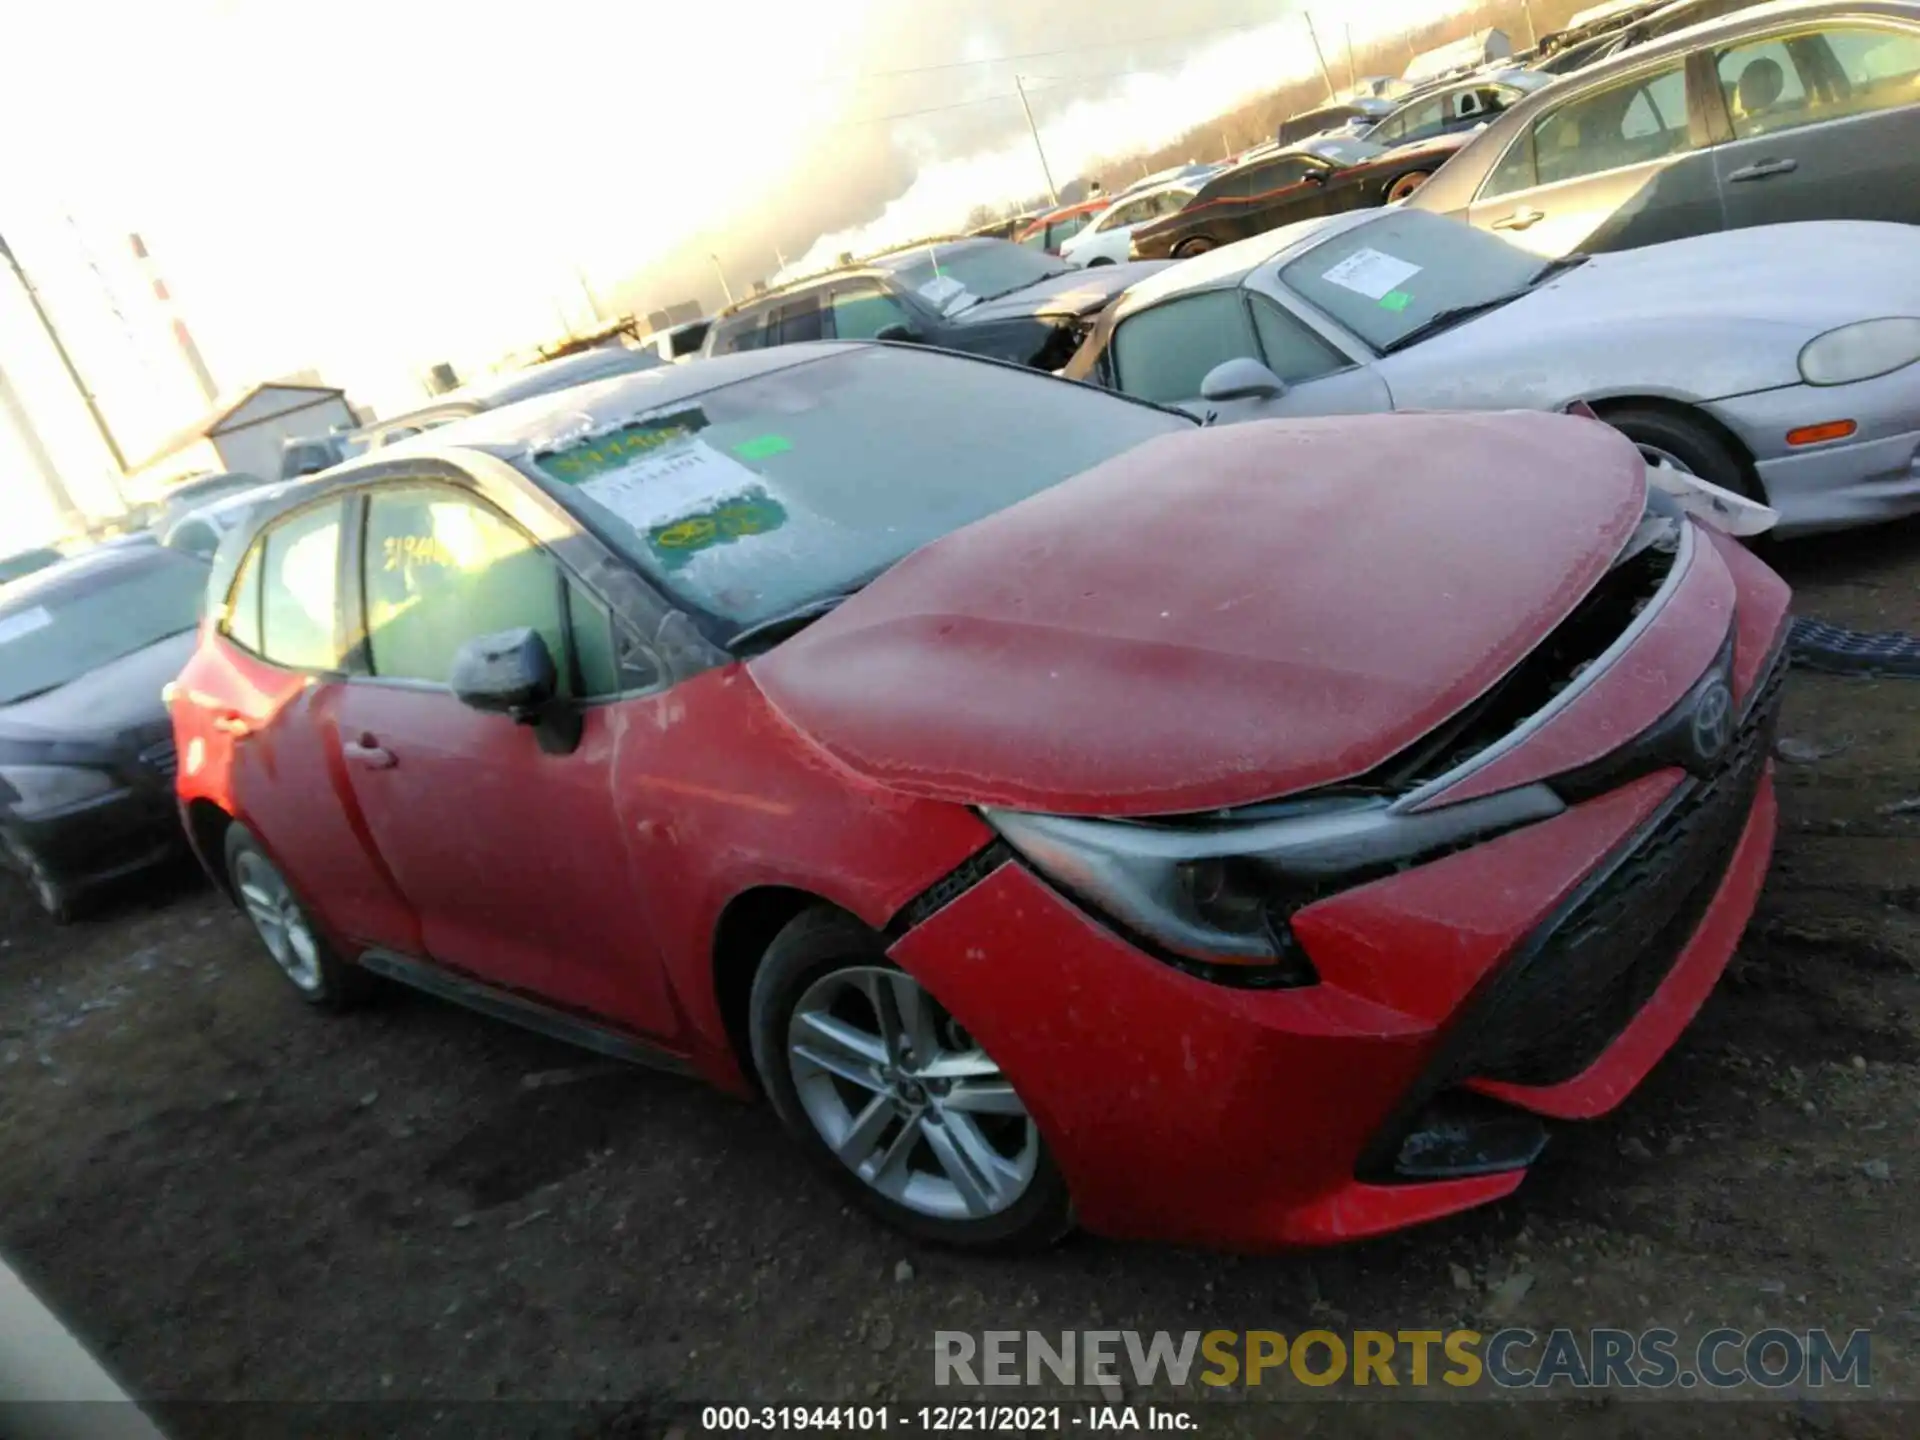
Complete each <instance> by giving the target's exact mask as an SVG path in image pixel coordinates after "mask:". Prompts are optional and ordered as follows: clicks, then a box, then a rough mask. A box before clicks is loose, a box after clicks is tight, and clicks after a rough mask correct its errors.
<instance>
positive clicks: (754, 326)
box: [705, 239, 1159, 370]
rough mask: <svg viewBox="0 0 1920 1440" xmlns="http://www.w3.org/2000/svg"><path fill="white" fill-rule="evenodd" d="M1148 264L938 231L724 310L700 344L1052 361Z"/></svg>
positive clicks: (723, 350) (1062, 358)
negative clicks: (916, 350) (1091, 266)
mask: <svg viewBox="0 0 1920 1440" xmlns="http://www.w3.org/2000/svg"><path fill="white" fill-rule="evenodd" d="M1158 268H1159V266H1158V265H1155V264H1135V265H1103V266H1101V267H1100V268H1099V269H1098V270H1093V271H1088V270H1076V269H1073V268H1072V267H1070V266H1068V265H1066V264H1064V263H1062V262H1061V261H1060V260H1059V259H1058V258H1057V257H1055V256H1052V255H1046V254H1036V253H1034V252H1033V251H1032V250H1029V249H1026V248H1025V247H1023V246H1019V245H1014V244H1011V243H1009V242H1007V241H1005V240H988V239H963V240H937V241H929V242H926V243H922V244H916V245H913V246H910V247H905V248H902V249H899V250H893V251H889V252H887V253H885V254H881V255H875V256H873V257H871V258H870V259H868V260H865V261H863V262H861V263H860V264H858V265H851V266H848V267H846V268H844V269H840V270H833V271H829V272H828V273H826V274H823V275H815V276H811V277H809V278H808V279H805V280H801V281H797V282H795V283H794V284H792V285H787V286H783V287H782V288H780V289H778V290H773V291H769V292H768V293H766V294H763V295H755V296H753V297H752V298H751V299H748V300H744V301H742V302H741V303H740V304H738V305H735V306H734V307H732V308H731V309H729V310H725V311H722V312H721V314H720V316H719V318H717V319H716V320H715V321H714V324H713V329H712V330H711V331H710V332H709V333H708V335H707V345H706V351H705V353H706V354H708V355H731V354H735V353H737V352H739V351H742V350H761V349H765V348H766V347H768V346H771V345H794V344H799V343H801V342H803V341H809V340H834V339H838V340H913V341H919V342H922V343H924V344H928V345H937V346H939V347H941V348H942V349H946V350H960V351H964V352H966V353H968V354H971V355H985V356H989V357H991V358H993V359H996V360H1011V361H1014V362H1015V363H1017V364H1021V365H1031V366H1033V367H1034V368H1036V369H1040V370H1057V369H1059V368H1060V367H1061V366H1062V365H1065V364H1066V363H1067V361H1068V360H1069V359H1071V358H1072V357H1073V352H1074V351H1075V350H1076V349H1077V348H1079V344H1080V340H1081V339H1082V337H1083V336H1084V334H1085V333H1086V331H1087V329H1088V327H1090V326H1091V325H1092V323H1093V320H1094V318H1095V317H1096V316H1098V315H1099V313H1100V312H1101V311H1102V310H1104V309H1106V308H1107V306H1108V305H1109V304H1111V303H1112V301H1113V300H1114V298H1115V297H1116V296H1118V295H1119V294H1120V292H1121V291H1123V290H1125V289H1126V288H1127V287H1128V286H1129V285H1132V284H1134V283H1136V282H1137V281H1139V280H1141V279H1143V278H1144V277H1145V276H1147V275H1149V274H1151V273H1152V272H1153V271H1154V270H1156V269H1158Z"/></svg>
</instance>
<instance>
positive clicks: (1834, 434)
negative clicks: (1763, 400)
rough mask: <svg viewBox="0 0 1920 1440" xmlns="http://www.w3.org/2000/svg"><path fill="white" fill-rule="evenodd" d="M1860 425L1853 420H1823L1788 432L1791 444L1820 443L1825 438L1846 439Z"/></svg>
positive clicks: (1788, 441)
mask: <svg viewBox="0 0 1920 1440" xmlns="http://www.w3.org/2000/svg"><path fill="white" fill-rule="evenodd" d="M1859 428H1860V427H1859V426H1858V425H1856V424H1854V423H1853V421H1851V420H1823V421H1822V422H1821V423H1820V424H1818V425H1802V426H1801V427H1800V428H1799V429H1798V430H1789V431H1788V432H1787V443H1788V444H1789V445H1818V444H1820V443H1821V442H1822V441H1824V440H1844V439H1846V438H1847V437H1848V436H1849V435H1851V434H1853V432H1854V431H1856V430H1858V429H1859Z"/></svg>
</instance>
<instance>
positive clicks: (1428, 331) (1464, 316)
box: [1380, 285, 1533, 355]
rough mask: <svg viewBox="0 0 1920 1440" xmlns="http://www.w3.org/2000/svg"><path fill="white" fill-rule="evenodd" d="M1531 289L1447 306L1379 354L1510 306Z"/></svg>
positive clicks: (1391, 351) (1404, 347)
mask: <svg viewBox="0 0 1920 1440" xmlns="http://www.w3.org/2000/svg"><path fill="white" fill-rule="evenodd" d="M1532 289H1533V287H1532V286H1531V285H1529V286H1527V287H1526V289H1524V290H1510V291H1508V292H1507V293H1506V294H1505V295H1495V296H1494V297H1493V298H1491V299H1489V300H1476V301H1474V302H1473V303H1472V304H1471V305H1449V306H1448V307H1447V308H1446V309H1445V310H1441V311H1437V312H1436V313H1434V314H1432V315H1429V316H1428V317H1427V318H1426V319H1425V320H1422V321H1421V322H1420V323H1419V324H1418V325H1416V326H1414V327H1413V328H1412V329H1411V330H1409V331H1407V333H1406V334H1404V335H1402V336H1401V337H1400V338H1399V339H1397V340H1389V341H1388V342H1387V343H1386V344H1385V345H1382V346H1381V347H1380V353H1381V354H1382V355H1391V354H1393V353H1394V352H1395V351H1396V350H1404V349H1406V348H1407V347H1408V346H1409V345H1417V344H1419V343H1420V342H1421V341H1422V340H1425V339H1426V338H1427V337H1428V336H1430V335H1437V334H1439V333H1440V332H1441V331H1442V330H1448V329H1451V328H1452V327H1453V326H1455V325H1458V324H1459V323H1460V322H1461V321H1463V320H1471V319H1472V318H1473V317H1474V316H1476V315H1483V314H1485V313H1486V312H1487V311H1489V310H1498V309H1499V308H1500V307H1501V306H1502V305H1510V304H1512V303H1513V302H1514V301H1515V300H1518V299H1519V298H1520V297H1521V296H1522V295H1526V294H1529V293H1531V291H1532Z"/></svg>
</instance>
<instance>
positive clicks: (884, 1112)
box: [749, 908, 1071, 1250]
mask: <svg viewBox="0 0 1920 1440" xmlns="http://www.w3.org/2000/svg"><path fill="white" fill-rule="evenodd" d="M749 1023H750V1027H751V1031H752V1039H753V1059H754V1066H755V1068H756V1069H757V1070H758V1071H759V1074H760V1079H761V1083H762V1084H763V1085H764V1086H765V1087H766V1091H767V1095H768V1098H769V1099H770V1100H771V1101H772V1102H773V1107H774V1110H775V1111H776V1112H777V1113H778V1114H779V1116H780V1119H781V1121H782V1122H783V1123H784V1124H785V1125H786V1127H787V1129H788V1130H789V1131H790V1132H791V1133H792V1134H793V1136H794V1137H795V1138H796V1139H797V1140H798V1141H799V1142H800V1144H801V1146H802V1147H803V1148H804V1149H805V1150H806V1151H807V1152H808V1154H809V1155H810V1156H811V1157H812V1158H813V1160H814V1161H815V1163H816V1164H818V1165H819V1166H821V1168H823V1169H824V1170H825V1171H826V1172H827V1173H828V1174H829V1175H831V1176H832V1177H833V1178H834V1179H835V1180H836V1181H837V1182H838V1183H839V1184H841V1185H842V1186H844V1187H846V1188H847V1189H848V1190H850V1191H851V1193H852V1194H853V1195H854V1196H855V1197H856V1198H857V1200H858V1201H859V1203H860V1204H861V1205H862V1206H863V1207H865V1208H866V1209H867V1210H869V1211H871V1212H872V1213H874V1214H875V1215H877V1216H879V1217H880V1218H881V1219H882V1220H884V1221H886V1222H887V1224H889V1225H891V1226H893V1227H894V1228H895V1229H898V1230H902V1231H905V1232H906V1233H908V1234H910V1235H914V1236H917V1237H919V1238H920V1239H923V1240H931V1241H936V1242H938V1243H941V1244H946V1245H954V1246H959V1247H963V1248H966V1249H973V1250H1024V1249H1033V1248H1037V1247H1039V1246H1043V1245H1046V1244H1049V1243H1051V1242H1052V1241H1054V1240H1057V1239H1058V1238H1059V1237H1060V1236H1061V1235H1063V1234H1065V1233H1066V1231H1067V1229H1068V1228H1069V1226H1070V1225H1071V1214H1070V1209H1069V1205H1068V1199H1067V1188H1066V1182H1065V1181H1064V1180H1062V1179H1061V1177H1060V1172H1059V1170H1058V1169H1057V1168H1056V1167H1055V1166H1054V1163H1053V1159H1052V1157H1051V1156H1050V1155H1049V1154H1048V1152H1047V1147H1046V1142H1045V1141H1044V1140H1043V1139H1041V1137H1040V1132H1039V1127H1038V1126H1036V1125H1035V1124H1034V1122H1033V1118H1032V1116H1030V1115H1029V1114H1028V1113H1027V1108H1026V1105H1025V1104H1024V1103H1023V1102H1022V1100H1021V1099H1020V1097H1019V1096H1018V1095H1017V1094H1016V1093H1015V1092H1014V1089H1013V1086H1012V1084H1011V1083H1010V1082H1009V1081H1008V1080H1007V1079H1006V1077H1005V1076H1004V1075H1002V1074H1001V1072H1000V1067H999V1065H998V1064H996V1063H995V1062H994V1060H993V1059H992V1057H991V1056H989V1055H988V1054H987V1052H986V1050H985V1049H984V1048H982V1046H981V1045H980V1044H979V1042H978V1041H976V1040H974V1039H973V1037H972V1036H970V1035H969V1034H967V1032H966V1031H965V1030H964V1029H963V1028H962V1027H961V1026H960V1025H959V1023H958V1022H957V1021H955V1020H954V1018H953V1017H952V1016H951V1015H949V1014H948V1013H947V1012H946V1010H945V1009H943V1008H942V1007H941V1005H940V1003H939V1002H938V1001H937V1000H935V999H934V998H933V996H932V995H930V994H928V993H927V991H926V990H925V989H924V988H922V987H921V985H920V983H919V982H918V981H916V980H915V979H914V978H913V977H912V976H911V975H909V974H907V973H906V972H905V971H904V970H901V969H899V968H898V967H897V966H895V965H893V964H892V963H891V962H890V961H888V960H887V958H886V956H885V952H884V949H883V947H882V945H881V943H880V940H879V937H877V936H876V935H874V934H873V932H872V931H870V930H868V929H867V928H866V927H865V926H864V925H862V924H860V923H859V922H858V921H856V920H854V919H853V918H852V917H850V916H847V915H844V914H842V913H840V912H839V911H835V910H829V909H825V908H822V909H817V910H810V911H807V912H806V913H804V914H802V915H801V916H799V917H798V918H797V919H795V920H794V921H793V922H792V923H790V924H789V925H788V926H787V927H786V928H785V929H784V930H782V931H781V932H780V934H779V936H778V937H777V938H776V939H775V940H774V942H773V944H772V946H770V947H769V948H768V951H767V955H766V958H765V960H764V961H763V962H762V963H761V966H760V970H759V973H758V974H757V975H756V976H755V977H754V984H753V996H752V1000H751V1003H750V1008H749Z"/></svg>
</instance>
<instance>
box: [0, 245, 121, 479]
mask: <svg viewBox="0 0 1920 1440" xmlns="http://www.w3.org/2000/svg"><path fill="white" fill-rule="evenodd" d="M0 256H3V257H5V259H6V262H7V264H8V265H9V266H11V267H12V269H13V276H14V279H16V280H18V281H19V282H20V288H21V289H22V290H24V291H26V293H27V301H28V303H30V304H31V305H32V306H33V313H34V314H35V315H36V316H38V317H39V320H40V326H41V328H42V329H43V330H45V331H46V332H47V339H48V340H49V341H51V342H52V344H53V351H54V354H56V355H58V356H59V357H60V363H61V365H62V366H64V367H65V368H66V372H67V378H68V379H69V380H71V381H72V382H73V388H74V389H75V390H78V391H79V392H80V399H81V401H82V402H83V403H84V404H85V405H86V407H87V413H88V414H89V415H91V416H92V417H93V423H94V425H95V427H96V428H98V430H99V431H100V439H101V441H102V442H103V443H104V444H105V445H106V447H107V453H108V454H109V455H111V456H112V457H113V466H114V469H115V470H116V471H117V472H118V473H119V475H124V474H126V473H127V457H126V456H125V455H124V454H122V453H121V450H120V442H119V441H118V440H116V439H114V438H113V427H112V426H110V425H108V424H107V417H106V415H105V414H104V413H103V412H102V411H101V409H100V402H99V401H98V400H96V399H94V398H93V392H92V391H91V390H89V389H87V382H86V381H85V380H82V379H81V378H80V371H79V368H78V367H77V366H75V365H74V363H73V357H72V356H71V355H69V354H68V353H67V347H66V345H65V344H64V343H63V342H62V341H61V339H60V332H59V331H58V330H56V329H54V328H53V317H52V316H51V315H49V314H47V307H46V306H45V305H43V304H41V303H40V292H39V291H38V290H35V289H34V288H33V282H32V281H31V280H29V279H27V272H26V271H24V270H22V269H21V268H20V262H19V261H18V260H17V259H15V258H14V254H13V248H12V247H11V246H9V245H8V244H7V242H6V241H5V240H4V239H0ZM114 488H115V489H116V490H118V488H119V480H118V477H117V476H116V477H115V480H114Z"/></svg>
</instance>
